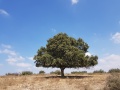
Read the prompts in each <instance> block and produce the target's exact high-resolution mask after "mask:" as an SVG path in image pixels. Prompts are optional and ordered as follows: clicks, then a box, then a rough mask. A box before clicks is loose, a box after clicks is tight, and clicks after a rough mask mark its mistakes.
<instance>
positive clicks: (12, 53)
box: [0, 48, 17, 56]
mask: <svg viewBox="0 0 120 90" xmlns="http://www.w3.org/2000/svg"><path fill="white" fill-rule="evenodd" d="M0 53H2V54H7V55H12V56H16V55H17V53H16V52H15V51H13V50H9V49H7V48H6V49H4V50H0Z"/></svg>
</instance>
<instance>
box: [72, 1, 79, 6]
mask: <svg viewBox="0 0 120 90" xmlns="http://www.w3.org/2000/svg"><path fill="white" fill-rule="evenodd" d="M71 2H72V5H74V4H77V3H78V2H79V0H71Z"/></svg>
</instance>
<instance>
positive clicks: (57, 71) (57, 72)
mask: <svg viewBox="0 0 120 90" xmlns="http://www.w3.org/2000/svg"><path fill="white" fill-rule="evenodd" d="M50 74H57V75H60V74H61V72H60V70H56V71H54V72H50Z"/></svg>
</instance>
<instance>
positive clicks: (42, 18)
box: [0, 0, 120, 75]
mask: <svg viewBox="0 0 120 90" xmlns="http://www.w3.org/2000/svg"><path fill="white" fill-rule="evenodd" d="M119 4H120V0H0V71H1V72H0V75H3V74H5V73H8V72H21V71H24V70H30V71H33V72H36V73H38V71H39V70H44V71H45V72H47V73H49V72H51V71H54V70H56V69H52V68H49V69H44V68H42V67H41V68H36V67H35V64H34V61H33V60H32V58H33V56H34V55H35V54H36V52H37V50H38V49H39V48H40V47H41V46H45V45H46V43H47V40H48V39H49V38H50V37H52V36H54V35H56V34H57V33H59V32H64V33H67V34H68V35H69V36H72V37H74V38H76V39H77V38H79V37H81V38H83V40H84V41H85V42H87V43H88V45H89V46H90V48H89V53H88V54H93V55H98V57H99V60H98V62H99V64H98V65H97V66H95V67H92V68H90V69H89V70H88V71H94V70H99V69H103V70H105V71H108V70H109V69H111V68H120V5H119ZM72 70H76V69H65V72H66V73H67V72H70V71H72ZM77 70H86V69H77Z"/></svg>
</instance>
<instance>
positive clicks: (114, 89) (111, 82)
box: [104, 73, 120, 90]
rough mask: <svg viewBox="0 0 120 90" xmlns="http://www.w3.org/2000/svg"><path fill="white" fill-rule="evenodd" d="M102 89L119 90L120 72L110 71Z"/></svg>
mask: <svg viewBox="0 0 120 90" xmlns="http://www.w3.org/2000/svg"><path fill="white" fill-rule="evenodd" d="M104 90H120V74H119V73H112V74H111V75H110V76H109V77H108V78H107V83H106V86H105V88H104Z"/></svg>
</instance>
